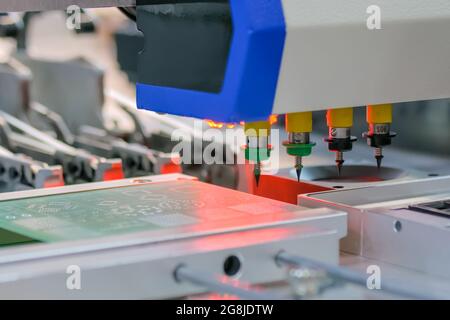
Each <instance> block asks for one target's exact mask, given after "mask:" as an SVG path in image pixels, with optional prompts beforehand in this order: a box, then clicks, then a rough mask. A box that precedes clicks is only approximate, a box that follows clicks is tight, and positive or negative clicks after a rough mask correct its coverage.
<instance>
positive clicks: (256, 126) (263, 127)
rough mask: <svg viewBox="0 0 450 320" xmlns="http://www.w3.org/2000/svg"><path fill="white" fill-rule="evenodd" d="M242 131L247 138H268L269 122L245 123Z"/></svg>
mask: <svg viewBox="0 0 450 320" xmlns="http://www.w3.org/2000/svg"><path fill="white" fill-rule="evenodd" d="M244 131H245V135H246V136H247V137H267V136H270V122H269V121H257V122H246V123H245V127H244Z"/></svg>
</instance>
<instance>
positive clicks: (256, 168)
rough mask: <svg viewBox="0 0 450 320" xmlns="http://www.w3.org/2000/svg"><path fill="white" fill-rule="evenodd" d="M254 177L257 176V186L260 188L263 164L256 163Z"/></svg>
mask: <svg viewBox="0 0 450 320" xmlns="http://www.w3.org/2000/svg"><path fill="white" fill-rule="evenodd" d="M253 175H254V176H255V182H256V186H257V187H258V186H259V179H260V178H261V162H256V163H255V168H254V169H253Z"/></svg>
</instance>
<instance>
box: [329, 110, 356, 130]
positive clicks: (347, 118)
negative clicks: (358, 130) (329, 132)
mask: <svg viewBox="0 0 450 320" xmlns="http://www.w3.org/2000/svg"><path fill="white" fill-rule="evenodd" d="M327 125H328V127H329V128H351V127H352V126H353V108H351V107H348V108H339V109H329V110H328V111H327Z"/></svg>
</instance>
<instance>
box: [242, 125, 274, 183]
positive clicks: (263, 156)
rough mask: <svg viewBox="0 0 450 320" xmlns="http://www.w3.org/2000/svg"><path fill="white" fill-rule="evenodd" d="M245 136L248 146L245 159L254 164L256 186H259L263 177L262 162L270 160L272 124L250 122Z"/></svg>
mask: <svg viewBox="0 0 450 320" xmlns="http://www.w3.org/2000/svg"><path fill="white" fill-rule="evenodd" d="M245 135H246V136H247V145H246V148H245V158H246V159H247V160H249V161H252V162H254V164H255V168H254V170H253V174H254V176H255V182H256V186H257V187H258V186H259V180H260V177H261V162H262V161H265V160H268V159H269V158H270V145H269V138H270V123H269V121H259V122H250V123H246V124H245Z"/></svg>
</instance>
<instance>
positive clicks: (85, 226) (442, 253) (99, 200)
mask: <svg viewBox="0 0 450 320" xmlns="http://www.w3.org/2000/svg"><path fill="white" fill-rule="evenodd" d="M73 4H76V5H79V6H80V7H81V8H83V9H87V8H92V7H96V8H97V7H118V8H119V9H120V10H121V11H122V12H123V13H124V14H125V15H126V16H128V17H129V18H130V19H131V20H135V22H136V23H135V24H134V23H133V26H134V27H133V28H134V29H135V31H136V32H135V33H134V34H133V35H130V34H129V33H126V37H129V38H130V39H131V38H132V37H135V39H138V41H139V43H140V45H139V46H140V48H139V50H138V51H139V53H138V52H137V50H135V53H136V55H134V56H132V57H131V58H130V59H131V60H130V61H132V62H133V65H135V68H136V69H135V70H133V72H132V74H133V78H135V79H136V83H135V84H136V105H137V108H138V109H142V110H146V111H139V112H140V113H138V111H137V110H135V109H134V107H135V105H134V103H133V101H132V100H131V102H130V100H129V99H128V100H127V98H126V97H123V96H119V95H117V94H116V93H111V92H108V94H107V95H109V97H110V98H113V99H115V100H116V101H118V102H119V103H120V104H121V106H122V108H123V109H124V110H125V111H126V113H127V114H128V115H130V116H131V118H132V119H133V120H134V122H135V128H136V131H138V132H137V133H138V134H133V135H130V136H128V137H124V135H119V134H114V133H112V132H111V131H108V130H106V129H105V128H104V127H102V126H101V125H97V124H93V123H92V121H93V120H95V119H97V118H96V117H97V116H96V115H95V112H96V111H93V112H94V113H89V114H92V116H87V117H86V116H83V114H88V112H91V111H92V110H91V111H89V107H80V109H77V110H79V112H78V111H74V108H76V105H77V104H76V101H77V99H81V100H83V99H85V98H86V95H87V92H90V91H89V89H81V90H78V93H76V94H74V95H73V96H74V97H73V98H72V99H69V98H67V99H66V101H65V100H64V99H61V98H60V97H59V99H56V98H55V99H51V98H49V97H51V96H55V91H57V92H58V93H59V95H60V96H61V92H64V91H63V89H56V88H60V87H59V86H58V85H60V84H61V83H63V81H65V80H61V81H53V84H52V85H50V83H51V78H52V77H55V74H60V75H65V76H67V77H70V78H71V79H72V80H73V81H72V82H71V83H73V87H74V88H75V87H78V84H77V83H82V82H83V83H87V82H85V81H83V80H81V79H86V78H83V77H81V76H79V77H78V76H77V75H75V76H74V74H77V73H73V72H64V70H67V69H61V70H63V71H56V70H60V69H58V68H61V62H58V63H56V62H55V63H53V64H51V63H49V62H43V61H39V60H37V59H33V58H30V57H28V56H26V55H24V54H23V52H21V53H18V54H15V55H14V61H15V62H14V63H12V62H10V63H8V64H7V65H5V66H4V67H5V69H6V70H7V71H2V70H1V69H0V86H2V85H4V84H5V83H6V84H9V85H11V83H13V84H14V85H15V88H22V89H21V90H22V91H21V90H16V91H17V92H19V94H18V96H21V97H22V98H23V99H22V100H20V99H15V100H14V99H13V100H14V101H15V102H17V100H20V101H21V102H20V103H19V104H20V106H19V107H15V108H14V110H15V111H10V109H8V106H11V105H12V103H11V102H8V101H10V100H8V99H4V98H3V97H0V102H1V103H2V104H4V105H1V106H0V107H1V108H2V112H1V114H0V120H1V121H0V122H1V123H3V125H2V127H3V129H2V130H1V131H2V132H1V133H2V134H1V141H2V145H3V146H4V147H5V151H4V152H3V153H4V154H3V153H2V155H0V157H1V158H0V163H2V167H1V168H2V170H0V171H1V173H0V175H14V174H16V173H15V172H13V171H11V170H9V169H8V168H16V169H15V171H17V172H19V173H20V174H21V175H22V171H23V172H28V171H30V170H31V173H28V175H24V176H25V177H28V176H29V178H28V180H26V182H24V183H22V185H24V184H25V185H26V188H25V189H27V190H25V191H15V192H8V193H2V194H0V245H1V247H0V297H1V298H6V299H9V298H63V299H78V298H137V299H148V298H178V297H192V296H197V295H203V296H202V297H215V298H218V297H228V295H232V296H237V297H239V298H243V299H309V298H318V297H320V298H349V299H351V298H357V299H362V298H413V299H415V298H416V299H433V298H450V273H449V271H448V270H450V269H449V266H450V251H449V250H448V249H447V248H446V246H445V245H443V243H445V242H446V241H447V242H448V241H449V240H450V228H449V226H450V220H449V219H448V218H449V214H450V203H449V199H450V150H449V147H450V143H449V141H450V140H449V139H450V102H449V100H446V99H448V98H450V41H449V35H450V2H449V1H447V0H429V1H426V3H425V2H424V1H421V0H379V1H377V2H376V3H373V1H368V0H347V1H336V0H319V1H318V0H214V1H213V0H210V1H206V0H205V1H200V0H197V1H195V0H185V1H184V0H183V1H182V0H148V1H145V0H142V1H140V0H137V1H134V0H124V1H117V0H97V1H81V0H78V1H76V0H72V1H65V0H64V1H63V0H61V1H46V0H43V1H29V0H15V1H7V0H6V1H5V0H3V1H0V12H4V13H5V15H8V13H11V12H37V11H39V12H43V11H49V10H66V9H67V7H68V6H69V5H73ZM138 30H139V31H138ZM123 41H124V40H123ZM125 43H127V42H125ZM119 44H120V43H119V42H118V43H117V46H118V51H119V52H121V51H120V49H121V48H120V46H119ZM139 46H138V47H139ZM122 49H124V50H125V49H126V48H122ZM120 58H121V56H120V55H119V60H120ZM130 61H127V62H128V63H129V62H130ZM76 63H79V64H80V62H79V61H78V62H76V61H72V62H71V64H76ZM17 64H23V66H24V67H26V68H27V69H28V70H31V73H32V74H33V76H32V78H33V79H31V78H30V77H31V76H30V75H28V74H27V73H25V76H24V73H23V72H22V73H20V72H19V71H18V70H19V69H20V68H19V67H18V66H17ZM81 64H82V65H83V68H86V63H85V62H82V63H81ZM62 65H63V68H67V64H62ZM56 66H57V67H56ZM79 68H80V67H79V65H78V67H77V70H79ZM11 70H15V72H12V71H11ZM20 70H22V69H20ZM2 74H3V76H2ZM5 74H6V75H8V76H5ZM11 74H14V75H15V76H14V77H13V80H10V79H11ZM90 74H94V75H93V76H90V78H89V79H91V80H92V83H99V81H98V78H96V77H99V75H98V70H94V71H92V68H91V71H90ZM74 77H75V78H74ZM77 77H78V78H77ZM63 78H64V77H63V76H62V77H61V78H59V79H63ZM130 78H131V77H130ZM8 79H9V80H8ZM2 80H3V82H2ZM8 81H9V82H8ZM11 81H12V82H11ZM24 83H25V84H26V85H24ZM81 87H82V86H81ZM23 88H27V90H28V89H29V92H30V95H23V92H24V91H23V90H24V89H23ZM49 88H53V90H50V89H49ZM78 88H80V87H78ZM97 89H98V88H97ZM0 91H1V92H2V94H3V95H8V92H11V93H12V92H13V90H1V88H0ZM100 91H101V90H96V91H95V93H96V94H98V92H100ZM3 92H4V93H3ZM73 92H75V91H73ZM21 93H22V95H21ZM80 93H81V94H80ZM66 96H71V94H68V95H66ZM81 96H83V97H81ZM77 97H78V98H77ZM96 97H97V96H96ZM34 100H36V101H34ZM97 100H98V99H97ZM55 101H57V102H58V103H59V105H61V104H64V103H67V104H68V103H69V101H75V102H74V103H72V104H71V105H72V107H71V109H70V110H71V111H70V112H69V113H67V112H66V111H67V110H69V109H67V108H66V109H64V108H63V107H62V106H58V107H56V106H55V105H58V103H54V102H55ZM357 107H358V108H357ZM19 109H20V110H19ZM412 110H413V111H414V114H411V112H413V111H412ZM436 110H439V111H436ZM354 113H355V114H354ZM59 114H61V115H63V116H60V115H59ZM66 114H67V116H65V115H66ZM281 116H283V117H284V118H282V117H281ZM37 118H38V119H39V121H37V120H36V119H37ZM63 118H65V119H63ZM83 118H84V119H83ZM86 118H88V119H86ZM187 118H196V119H199V120H207V121H206V123H209V124H210V125H211V126H213V127H214V128H219V129H225V128H228V129H232V128H234V127H235V126H243V134H245V145H244V146H242V150H234V151H235V152H236V153H239V152H242V153H243V154H244V155H245V160H246V164H243V165H242V166H241V165H236V166H235V167H232V169H230V167H229V166H228V167H227V166H219V167H214V170H213V171H214V172H215V175H216V177H219V178H220V179H225V180H227V179H229V180H231V181H232V182H230V183H226V184H222V185H226V187H227V188H225V187H223V186H216V185H213V184H221V183H215V182H217V181H216V180H214V179H209V180H207V182H210V184H207V183H205V182H201V181H198V178H196V177H193V176H191V175H187V174H183V173H181V171H183V172H184V173H188V174H189V173H191V172H194V171H189V170H194V169H193V167H192V166H188V165H184V164H182V163H181V165H176V164H173V163H171V162H170V160H171V159H172V160H173V159H174V157H175V158H176V157H177V156H182V155H174V154H173V153H171V147H172V146H173V144H170V139H168V138H167V135H156V134H155V135H153V136H151V135H146V134H145V132H144V130H143V129H142V128H143V126H144V125H143V122H146V121H149V122H152V123H164V124H167V123H168V124H169V126H170V127H171V129H176V128H179V127H184V128H186V127H189V124H188V120H187ZM33 119H34V120H33ZM43 119H44V120H43ZM79 119H80V120H79ZM411 119H412V120H411ZM64 120H66V122H68V123H69V126H67V125H66V124H65V122H64ZM84 120H86V121H88V122H89V121H90V122H91V123H89V126H84V128H83V130H81V131H79V132H76V131H77V130H78V128H81V125H82V122H83V121H84ZM189 121H190V120H189ZM433 121H434V122H433ZM99 122H101V120H100V121H99ZM37 123H39V124H40V125H37ZM361 123H362V124H361ZM397 123H399V125H396V124H397ZM430 123H435V125H431V124H430ZM43 124H45V127H46V128H47V129H48V128H49V127H50V128H52V132H54V133H55V134H54V135H51V134H48V133H42V130H43V128H42V125H43ZM322 124H323V125H322ZM400 124H403V125H400ZM283 125H284V128H283ZM68 127H69V128H68ZM322 127H325V132H324V133H323V134H322V133H321V128H322ZM354 127H356V128H357V129H355V128H354ZM396 127H398V128H400V127H402V128H404V127H405V131H404V132H403V131H399V130H396V131H398V132H394V129H395V128H396ZM315 128H319V129H318V130H315ZM360 128H363V129H362V132H361V130H360ZM438 128H440V130H438ZM280 129H281V132H282V134H277V139H271V131H273V130H280ZM188 130H191V129H189V128H188ZM47 131H48V130H47ZM70 131H72V132H74V134H73V135H72V134H70ZM356 132H358V134H357V133H356ZM436 132H437V133H436ZM191 133H192V135H193V136H196V135H195V134H194V133H193V131H192V132H191ZM397 135H398V137H396V136H397ZM30 136H31V137H32V138H33V139H34V140H32V141H30ZM423 137H427V139H426V140H427V141H428V142H429V143H428V145H427V147H426V148H424V149H423V148H421V147H420V144H423V141H424V139H422V138H423ZM36 139H37V140H38V141H39V143H37V142H36V141H35V140H36ZM200 139H201V138H200ZM397 139H398V141H399V145H405V146H407V147H405V148H395V145H396V142H397ZM434 139H436V141H438V142H436V145H437V146H438V147H436V148H433V146H434V145H435V144H434V142H433V140H434ZM357 140H360V141H361V140H363V141H364V145H363V144H360V143H359V142H357ZM94 141H97V142H98V143H94ZM203 143H204V141H203ZM44 144H46V145H49V144H50V145H51V146H52V149H51V152H50V151H45V152H44V151H43V149H45V148H44V147H43V146H42V147H41V145H44ZM164 146H165V148H164ZM167 146H170V147H168V148H167ZM411 146H413V147H412V148H411ZM224 147H225V149H226V148H228V146H226V145H225V146H224ZM386 147H389V148H387V149H389V150H384V149H385V148H386ZM8 149H9V150H8ZM47 149H48V148H47ZM47 149H45V150H47ZM85 149H87V150H88V152H87V151H86V150H85ZM352 150H353V151H354V152H351V151H352ZM371 150H372V151H371ZM417 150H426V152H427V153H420V152H417ZM328 151H330V152H332V153H334V154H335V156H334V157H331V159H330V157H329V152H328ZM390 151H391V152H390ZM23 153H26V154H27V156H23V155H22V154H23ZM275 153H280V154H282V156H280V157H281V158H283V156H284V155H286V158H287V159H286V163H288V165H287V166H286V167H285V168H284V169H283V168H281V169H280V170H278V172H277V173H275V174H273V173H270V172H269V170H268V167H270V166H271V157H273V155H274V154H275ZM18 154H21V155H20V159H21V161H18V158H17V157H18ZM44 154H45V156H44ZM344 154H345V159H344ZM372 154H373V155H372ZM130 155H134V156H139V158H138V159H140V162H143V161H144V160H145V163H148V164H147V165H146V166H144V165H142V166H140V167H139V169H140V172H141V174H140V176H139V177H135V176H133V173H134V172H135V171H136V169H135V167H134V164H136V162H139V161H134V162H133V163H130V162H129V161H130V160H129V159H130ZM368 155H369V156H368ZM353 157H354V158H355V159H356V158H361V159H364V160H363V161H361V162H357V161H355V160H354V159H352V158H353ZM372 157H374V158H375V161H373V160H372V162H368V160H367V159H371V158H372ZM3 158H5V159H3ZM33 158H36V159H33ZM133 159H136V158H133ZM143 159H144V160H143ZM383 159H384V161H383ZM345 160H346V161H347V162H346V165H345V166H344V161H345ZM329 161H331V162H332V163H333V162H334V163H335V165H336V166H337V168H330V166H328V164H329ZM140 162H139V163H140ZM4 163H6V164H7V166H8V167H4V166H3V164H4ZM11 163H12V164H13V165H15V167H14V166H11ZM46 163H48V164H49V165H47V164H46ZM324 163H326V164H327V165H323V164H324ZM386 163H387V166H386V167H385V165H386ZM178 164H179V162H178ZM127 165H128V167H131V168H129V171H125V175H124V174H123V171H121V170H122V168H127ZM347 165H348V166H347ZM102 166H103V167H104V168H105V169H103V171H101V170H100V168H102ZM304 166H305V167H304ZM17 168H18V169H17ZM83 168H84V169H83ZM86 168H90V170H91V171H93V172H94V173H91V174H90V175H88V177H86V176H87V174H84V175H82V174H81V173H79V172H84V171H89V170H88V169H86ZM133 168H134V169H135V170H134V171H133V170H132V169H133ZM208 168H210V167H208V166H206V165H203V166H202V167H201V169H200V171H201V172H202V173H204V172H207V174H204V176H205V175H206V176H209V177H210V176H211V171H208V170H210V169H208ZM24 170H25V171H24ZM26 170H28V171H26ZM83 170H84V171H83ZM66 171H68V172H69V173H71V175H70V177H72V178H71V180H70V179H68V178H67V177H68V176H67V173H66ZM91 171H89V172H91ZM99 171H101V172H102V174H99V173H98V172H99ZM130 172H133V173H130ZM142 172H144V173H145V172H147V173H152V174H154V175H145V174H142ZM208 172H209V173H208ZM37 173H39V174H41V175H43V176H45V177H47V180H48V181H49V182H48V183H47V184H49V185H48V186H51V187H55V186H58V187H56V188H42V187H45V184H46V183H43V182H40V183H37V182H36V180H39V179H37V178H36V174H37ZM161 173H169V174H161ZM249 173H250V174H249ZM17 175H18V174H17ZM111 175H112V176H113V178H112V179H102V178H98V177H99V176H100V177H105V176H109V177H111ZM124 176H125V177H127V179H122V180H116V179H117V178H123V177H124ZM200 176H201V174H200ZM95 177H97V178H95ZM16 178H17V177H16ZM81 178H83V179H81ZM5 179H6V178H5ZM17 179H18V178H17ZM80 179H81V180H83V181H82V182H90V183H83V184H74V183H75V182H79V181H78V180H80ZM220 179H219V180H220ZM22 180H23V179H22ZM41 180H42V179H41ZM41 180H39V181H41ZM47 180H45V181H47ZM105 180H110V181H105ZM237 180H239V181H237ZM8 181H9V180H8ZM67 181H69V182H70V183H69V184H70V185H68V186H61V185H62V184H64V183H65V182H66V183H67ZM22 182H23V181H22ZM232 189H237V190H232ZM243 191H245V192H243ZM252 193H253V194H252ZM374 270H375V271H374ZM77 276H79V277H78V278H77ZM376 277H378V278H376ZM74 279H75V280H74ZM374 279H375V280H374ZM372 280H373V282H371V281H372ZM212 293H218V294H219V295H212ZM205 294H206V295H205Z"/></svg>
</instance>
